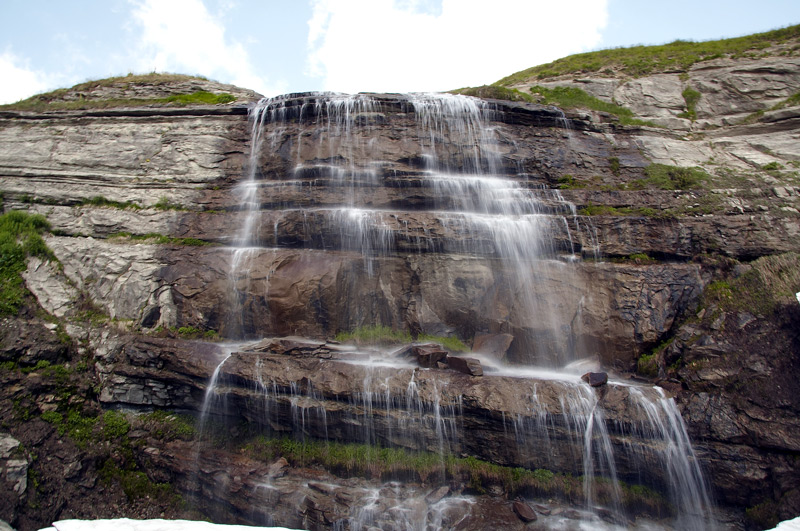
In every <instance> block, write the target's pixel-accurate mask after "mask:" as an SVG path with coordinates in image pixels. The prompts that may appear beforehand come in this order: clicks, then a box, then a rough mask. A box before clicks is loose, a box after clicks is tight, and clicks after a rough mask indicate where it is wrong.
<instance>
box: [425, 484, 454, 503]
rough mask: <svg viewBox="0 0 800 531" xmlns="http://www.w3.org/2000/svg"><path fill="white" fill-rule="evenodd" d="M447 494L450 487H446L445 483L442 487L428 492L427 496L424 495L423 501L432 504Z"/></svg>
mask: <svg viewBox="0 0 800 531" xmlns="http://www.w3.org/2000/svg"><path fill="white" fill-rule="evenodd" d="M448 494H450V487H448V486H447V485H445V486H444V487H439V488H438V489H436V490H432V491H431V492H430V493H428V495H427V496H425V502H426V503H427V504H428V505H433V504H434V503H437V502H438V501H440V500H441V499H442V498H444V497H445V496H447V495H448Z"/></svg>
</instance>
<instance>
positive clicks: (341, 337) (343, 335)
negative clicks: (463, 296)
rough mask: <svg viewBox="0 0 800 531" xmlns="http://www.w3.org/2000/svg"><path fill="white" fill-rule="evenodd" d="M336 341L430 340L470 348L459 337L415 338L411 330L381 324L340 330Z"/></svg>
mask: <svg viewBox="0 0 800 531" xmlns="http://www.w3.org/2000/svg"><path fill="white" fill-rule="evenodd" d="M336 341H341V342H342V343H355V344H357V345H396V344H399V343H413V342H420V341H428V342H432V343H439V344H440V345H442V346H443V347H444V348H445V349H447V350H449V351H451V352H465V351H467V350H469V347H467V346H466V345H465V344H464V343H463V342H462V341H461V340H460V339H458V338H457V337H448V336H434V335H431V334H419V335H418V336H417V337H416V338H414V337H413V336H412V335H411V333H410V332H407V331H405V330H395V329H393V328H390V327H388V326H381V325H376V326H362V327H359V328H356V329H355V330H353V331H351V332H339V333H338V334H336Z"/></svg>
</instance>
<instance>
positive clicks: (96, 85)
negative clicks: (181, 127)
mask: <svg viewBox="0 0 800 531" xmlns="http://www.w3.org/2000/svg"><path fill="white" fill-rule="evenodd" d="M197 80H205V81H207V79H206V78H204V77H199V76H187V75H182V74H158V73H155V72H153V73H150V74H141V75H133V74H129V75H127V76H117V77H110V78H106V79H99V80H93V81H87V82H85V83H80V84H78V85H75V86H73V87H71V88H62V89H57V90H53V91H50V92H46V93H43V94H37V95H35V96H32V97H30V98H27V99H24V100H20V101H18V102H16V103H10V104H6V105H0V110H15V111H32V112H41V111H51V110H84V109H109V108H115V107H139V106H146V105H157V106H178V107H185V106H187V105H221V104H226V103H231V102H233V101H236V97H235V96H234V95H233V94H229V93H226V92H222V93H215V92H208V91H204V90H199V91H195V92H192V93H183V94H170V95H168V96H164V97H159V98H136V97H131V98H100V97H95V96H94V95H93V94H92V92H93V91H97V90H99V89H103V88H111V87H116V88H118V89H121V90H123V91H125V90H127V89H129V88H132V87H146V86H155V87H159V86H163V85H169V84H170V83H181V82H188V81H197Z"/></svg>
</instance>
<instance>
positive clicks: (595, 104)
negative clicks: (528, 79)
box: [531, 85, 655, 126]
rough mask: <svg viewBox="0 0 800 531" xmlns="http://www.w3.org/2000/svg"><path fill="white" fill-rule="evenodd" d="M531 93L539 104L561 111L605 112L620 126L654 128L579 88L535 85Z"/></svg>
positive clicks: (628, 111)
mask: <svg viewBox="0 0 800 531" xmlns="http://www.w3.org/2000/svg"><path fill="white" fill-rule="evenodd" d="M531 92H532V93H533V94H534V95H537V94H538V95H539V99H540V100H541V103H544V104H546V105H556V106H558V107H561V108H562V109H591V110H593V111H601V112H607V113H609V114H613V115H614V116H616V117H617V118H618V119H619V123H620V124H622V125H649V126H655V124H653V123H652V122H646V121H644V120H639V119H637V118H635V115H634V114H633V111H632V110H630V109H627V108H625V107H621V106H619V105H615V104H613V103H606V102H605V101H603V100H599V99H597V98H595V97H594V96H592V95H590V94H588V93H587V92H585V91H583V90H581V89H579V88H575V87H553V88H546V87H542V86H539V85H536V86H534V87H531Z"/></svg>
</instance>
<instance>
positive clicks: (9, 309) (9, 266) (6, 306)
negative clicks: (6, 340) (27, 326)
mask: <svg viewBox="0 0 800 531" xmlns="http://www.w3.org/2000/svg"><path fill="white" fill-rule="evenodd" d="M49 229H50V223H48V221H47V220H46V219H45V218H44V216H42V215H39V214H28V213H27V212H22V211H18V210H14V211H11V212H8V213H6V214H3V215H2V216H0V316H2V315H13V314H16V313H17V311H18V310H19V308H20V307H21V306H22V301H23V299H24V297H25V294H26V293H27V290H26V289H25V287H24V283H23V281H22V272H23V271H25V269H26V268H27V262H26V261H27V258H28V257H29V256H39V257H42V258H44V259H46V260H55V256H54V255H53V253H52V251H50V249H48V248H47V245H46V244H45V243H44V240H43V239H42V236H41V235H42V234H43V233H44V232H45V231H47V230H49Z"/></svg>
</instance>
